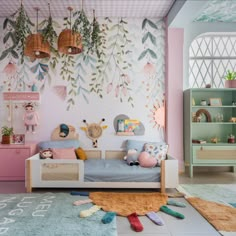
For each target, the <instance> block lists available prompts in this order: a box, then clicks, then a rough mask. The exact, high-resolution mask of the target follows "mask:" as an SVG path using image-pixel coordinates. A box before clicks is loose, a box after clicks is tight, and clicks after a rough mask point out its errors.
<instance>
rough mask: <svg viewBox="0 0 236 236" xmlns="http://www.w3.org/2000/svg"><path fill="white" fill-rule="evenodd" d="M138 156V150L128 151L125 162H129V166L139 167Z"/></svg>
mask: <svg viewBox="0 0 236 236" xmlns="http://www.w3.org/2000/svg"><path fill="white" fill-rule="evenodd" d="M138 156H139V153H138V152H137V150H136V149H130V150H128V152H127V155H126V156H124V160H125V161H126V162H127V164H128V165H129V166H133V165H136V166H138V165H139V161H138Z"/></svg>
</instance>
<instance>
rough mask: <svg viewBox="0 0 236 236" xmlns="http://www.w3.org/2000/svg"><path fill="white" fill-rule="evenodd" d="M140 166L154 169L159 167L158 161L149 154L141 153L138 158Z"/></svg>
mask: <svg viewBox="0 0 236 236" xmlns="http://www.w3.org/2000/svg"><path fill="white" fill-rule="evenodd" d="M138 161H139V165H140V166H142V167H154V166H156V165H157V159H156V158H154V157H151V156H150V154H149V153H148V152H141V153H140V154H139V157H138Z"/></svg>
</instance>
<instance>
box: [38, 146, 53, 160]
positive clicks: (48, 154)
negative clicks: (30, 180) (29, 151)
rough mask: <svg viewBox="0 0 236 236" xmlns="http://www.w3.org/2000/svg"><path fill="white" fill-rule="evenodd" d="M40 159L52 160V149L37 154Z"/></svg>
mask: <svg viewBox="0 0 236 236" xmlns="http://www.w3.org/2000/svg"><path fill="white" fill-rule="evenodd" d="M39 157H40V159H53V154H52V149H50V148H48V149H44V150H41V151H40V152H39Z"/></svg>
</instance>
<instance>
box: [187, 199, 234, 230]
mask: <svg viewBox="0 0 236 236" xmlns="http://www.w3.org/2000/svg"><path fill="white" fill-rule="evenodd" d="M186 200H187V201H188V202H189V203H190V204H191V205H192V206H193V207H194V208H195V209H196V210H197V211H199V213H200V214H201V215H202V216H203V217H205V218H206V219H207V220H208V222H209V223H210V224H212V225H213V226H214V227H215V228H216V229H217V230H218V231H226V232H236V208H233V207H230V206H226V205H223V204H220V203H216V202H211V201H207V200H203V199H201V198H197V197H189V198H186Z"/></svg>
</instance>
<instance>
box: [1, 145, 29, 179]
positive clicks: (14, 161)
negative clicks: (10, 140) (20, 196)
mask: <svg viewBox="0 0 236 236" xmlns="http://www.w3.org/2000/svg"><path fill="white" fill-rule="evenodd" d="M0 153H1V156H0V179H1V180H24V179H25V159H26V158H28V157H29V156H30V149H29V148H14V149H7V148H6V149H5V148H3V149H0Z"/></svg>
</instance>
